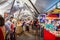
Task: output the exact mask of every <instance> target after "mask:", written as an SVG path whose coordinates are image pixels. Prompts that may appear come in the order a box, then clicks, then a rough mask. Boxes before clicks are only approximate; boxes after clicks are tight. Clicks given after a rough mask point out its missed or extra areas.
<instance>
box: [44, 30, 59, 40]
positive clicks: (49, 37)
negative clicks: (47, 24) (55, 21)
mask: <svg viewBox="0 0 60 40" xmlns="http://www.w3.org/2000/svg"><path fill="white" fill-rule="evenodd" d="M44 40H60V37H57V36H55V35H53V34H52V33H50V32H49V31H47V30H46V29H44Z"/></svg>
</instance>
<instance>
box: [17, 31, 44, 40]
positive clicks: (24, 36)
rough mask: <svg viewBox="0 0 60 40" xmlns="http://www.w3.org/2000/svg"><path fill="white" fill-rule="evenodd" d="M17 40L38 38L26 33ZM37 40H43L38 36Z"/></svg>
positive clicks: (34, 39)
mask: <svg viewBox="0 0 60 40" xmlns="http://www.w3.org/2000/svg"><path fill="white" fill-rule="evenodd" d="M17 40H36V36H35V35H32V34H31V33H28V32H24V33H23V34H22V35H20V36H19V37H17ZM37 40H43V38H41V37H40V36H38V39H37Z"/></svg>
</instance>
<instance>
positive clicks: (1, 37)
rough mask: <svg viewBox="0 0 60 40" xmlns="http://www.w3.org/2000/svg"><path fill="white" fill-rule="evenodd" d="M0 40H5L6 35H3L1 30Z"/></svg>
mask: <svg viewBox="0 0 60 40" xmlns="http://www.w3.org/2000/svg"><path fill="white" fill-rule="evenodd" d="M0 40H4V35H3V32H2V30H1V28H0Z"/></svg>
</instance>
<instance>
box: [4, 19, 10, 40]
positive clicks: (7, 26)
mask: <svg viewBox="0 0 60 40" xmlns="http://www.w3.org/2000/svg"><path fill="white" fill-rule="evenodd" d="M10 26H11V21H10V20H9V19H7V20H6V22H5V28H6V38H5V40H9V39H10Z"/></svg>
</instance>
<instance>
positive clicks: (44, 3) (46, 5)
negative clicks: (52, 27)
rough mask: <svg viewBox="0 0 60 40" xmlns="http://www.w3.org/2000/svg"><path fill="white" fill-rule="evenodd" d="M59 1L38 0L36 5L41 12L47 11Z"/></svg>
mask: <svg viewBox="0 0 60 40" xmlns="http://www.w3.org/2000/svg"><path fill="white" fill-rule="evenodd" d="M31 1H32V0H31ZM59 1H60V0H36V2H35V4H34V5H35V7H36V8H37V10H38V11H39V12H46V11H47V10H49V9H50V8H52V7H53V6H54V5H55V4H56V3H58V2H59ZM32 2H33V1H32Z"/></svg>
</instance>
